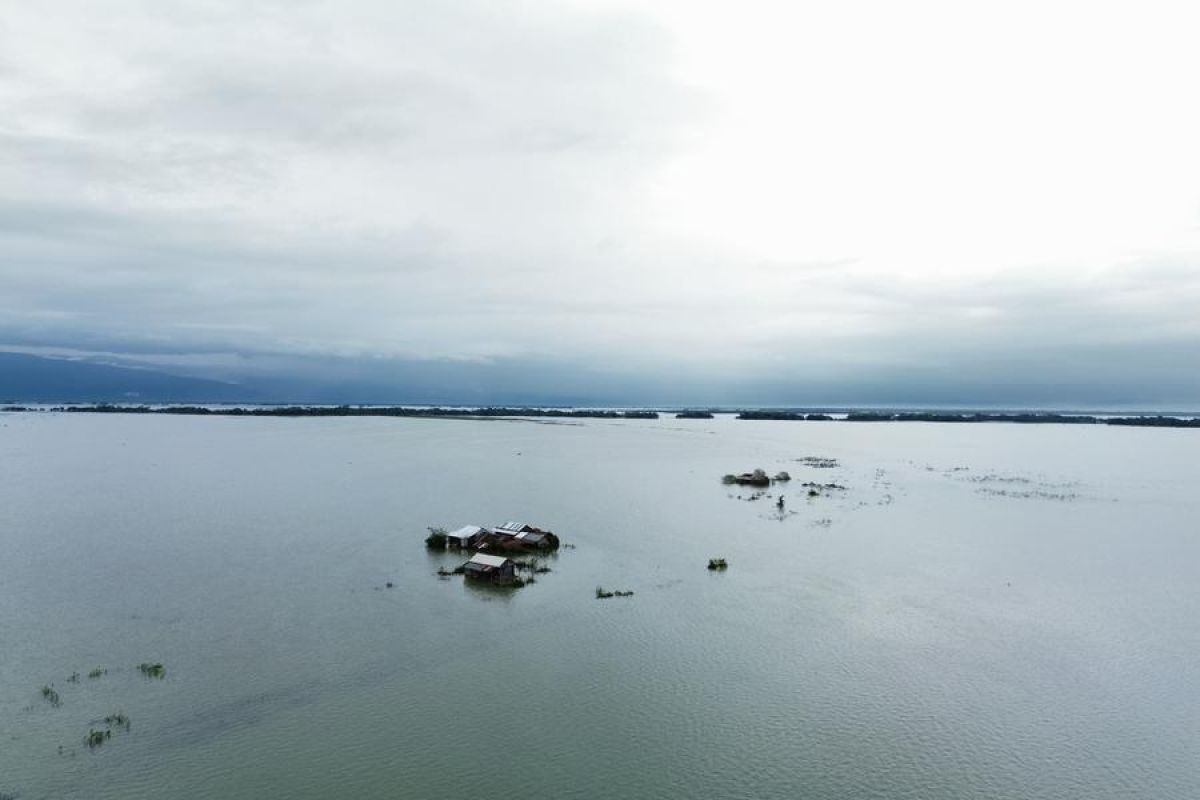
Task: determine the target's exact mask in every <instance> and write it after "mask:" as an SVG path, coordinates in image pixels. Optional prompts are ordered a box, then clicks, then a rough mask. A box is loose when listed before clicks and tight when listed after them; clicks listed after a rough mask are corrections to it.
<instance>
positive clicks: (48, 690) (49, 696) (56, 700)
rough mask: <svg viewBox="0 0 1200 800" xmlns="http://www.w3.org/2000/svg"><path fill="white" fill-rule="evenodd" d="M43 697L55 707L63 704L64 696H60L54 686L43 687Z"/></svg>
mask: <svg viewBox="0 0 1200 800" xmlns="http://www.w3.org/2000/svg"><path fill="white" fill-rule="evenodd" d="M42 698H43V699H44V700H45V701H46V702H47V703H49V704H50V705H52V706H54V707H55V708H58V707H59V706H61V705H62V698H61V697H59V695H58V692H57V691H55V689H54V687H53V686H43V687H42Z"/></svg>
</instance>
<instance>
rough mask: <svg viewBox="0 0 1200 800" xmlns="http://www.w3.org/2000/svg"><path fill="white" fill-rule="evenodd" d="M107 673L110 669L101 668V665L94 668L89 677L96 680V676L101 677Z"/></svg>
mask: <svg viewBox="0 0 1200 800" xmlns="http://www.w3.org/2000/svg"><path fill="white" fill-rule="evenodd" d="M107 674H108V670H106V669H101V668H100V667H96V668H95V669H94V670H92V671H91V672H89V673H88V677H89V678H91V679H92V680H96V678H99V677H101V676H103V675H107Z"/></svg>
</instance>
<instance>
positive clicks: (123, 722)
mask: <svg viewBox="0 0 1200 800" xmlns="http://www.w3.org/2000/svg"><path fill="white" fill-rule="evenodd" d="M104 723H105V724H106V725H108V726H109V727H110V728H124V729H125V730H129V727H130V723H129V715H128V714H126V713H125V712H124V711H118V712H117V713H115V714H109V715H108V716H107V717H105V718H104Z"/></svg>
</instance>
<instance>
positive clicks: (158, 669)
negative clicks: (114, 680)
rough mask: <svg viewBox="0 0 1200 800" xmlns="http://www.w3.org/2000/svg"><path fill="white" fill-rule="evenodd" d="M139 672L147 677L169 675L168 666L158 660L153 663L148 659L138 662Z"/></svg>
mask: <svg viewBox="0 0 1200 800" xmlns="http://www.w3.org/2000/svg"><path fill="white" fill-rule="evenodd" d="M138 672H140V673H142V674H143V675H145V676H146V677H147V678H165V677H167V668H166V667H164V666H163V665H162V664H160V663H158V662H155V663H153V664H151V663H150V662H148V661H143V662H142V663H141V664H138Z"/></svg>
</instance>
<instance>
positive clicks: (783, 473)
mask: <svg viewBox="0 0 1200 800" xmlns="http://www.w3.org/2000/svg"><path fill="white" fill-rule="evenodd" d="M791 479H792V476H791V475H788V474H787V470H780V471H779V472H777V473H775V477H774V478H772V479H771V480H773V481H782V482H784V483H787V482H788V481H790V480H791Z"/></svg>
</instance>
